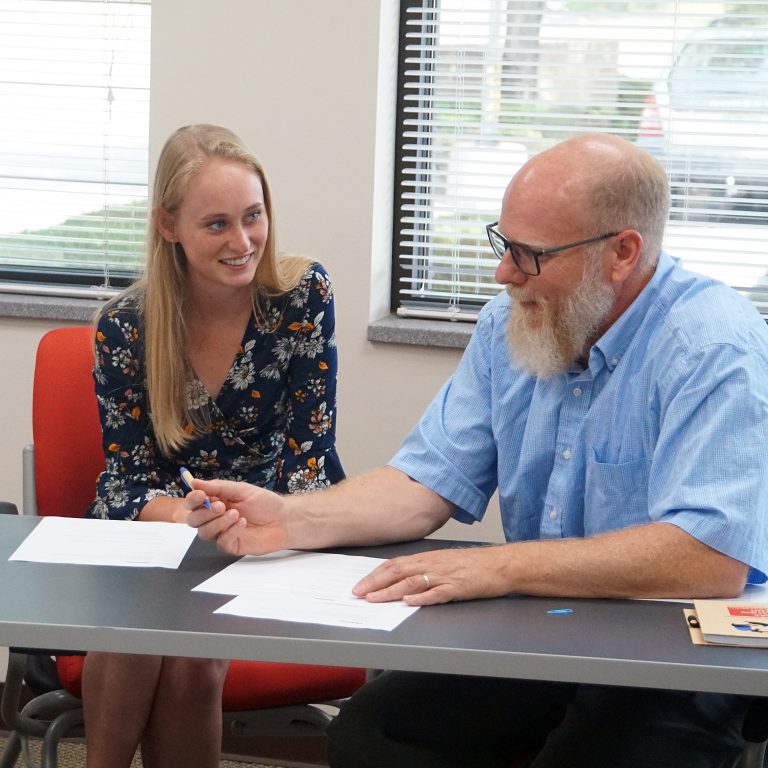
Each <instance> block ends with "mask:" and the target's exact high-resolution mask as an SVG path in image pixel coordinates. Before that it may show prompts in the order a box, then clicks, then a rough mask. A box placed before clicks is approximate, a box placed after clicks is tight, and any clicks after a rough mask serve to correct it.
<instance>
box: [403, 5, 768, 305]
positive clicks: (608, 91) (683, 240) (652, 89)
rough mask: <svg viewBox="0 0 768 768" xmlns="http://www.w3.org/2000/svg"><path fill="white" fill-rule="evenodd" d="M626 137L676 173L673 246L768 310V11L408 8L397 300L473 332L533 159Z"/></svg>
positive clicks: (693, 265) (492, 289)
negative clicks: (585, 135) (577, 138)
mask: <svg viewBox="0 0 768 768" xmlns="http://www.w3.org/2000/svg"><path fill="white" fill-rule="evenodd" d="M587 130H589V131H592V130H595V131H606V132H610V133H614V134H616V135H619V136H623V137H624V138H626V139H628V140H629V141H632V142H635V143H636V144H638V145H639V146H642V147H644V148H645V149H647V150H648V151H649V152H651V153H652V154H654V155H655V156H656V157H657V158H658V159H659V160H660V161H661V162H662V164H663V165H664V166H665V168H666V169H667V171H668V173H669V176H670V184H671V190H672V197H673V209H672V212H671V216H670V222H669V225H668V230H667V237H666V246H667V249H668V250H669V251H670V252H671V253H672V254H673V255H676V256H679V257H681V258H682V259H683V260H684V262H685V263H686V265H687V266H688V267H689V268H690V269H693V270H697V271H700V272H704V273H706V274H710V275H713V276H714V277H717V278H719V279H722V280H723V281H725V282H727V283H729V284H731V285H733V286H734V287H736V288H737V289H738V290H740V291H742V292H744V293H745V294H746V295H748V296H749V297H750V298H752V299H753V300H754V301H755V302H756V303H757V305H758V306H759V308H760V309H761V310H762V311H763V312H764V313H766V314H768V249H767V248H766V246H765V243H766V236H767V235H768V2H739V1H738V0H737V1H736V2H728V3H724V2H715V1H714V0H701V1H700V2H695V3H686V2H665V1H664V0H659V1H656V0H653V1H651V0H633V2H624V1H623V0H621V1H620V0H605V1H601V2H595V1H593V0H551V1H549V2H543V1H541V0H463V1H462V0H442V2H439V1H438V0H403V2H402V6H401V50H400V73H399V98H398V146H397V147H396V157H397V168H396V179H395V182H396V183H395V186H396V193H395V194H396V200H395V209H396V214H395V232H394V238H393V252H394V265H393V266H394V269H393V275H394V279H393V304H394V306H395V307H396V308H397V311H398V313H399V314H401V315H405V316H409V315H410V316H430V317H441V318H446V319H464V318H466V319H472V318H473V317H474V315H475V314H476V312H477V311H478V310H479V308H480V307H481V306H482V304H483V303H484V302H486V301H488V300H489V299H490V298H492V297H493V296H494V295H495V294H496V293H497V292H498V291H499V290H500V287H499V286H498V285H497V284H496V283H495V282H494V279H493V275H494V271H495V268H496V266H497V264H498V261H497V260H496V258H495V257H494V255H493V254H492V252H491V250H490V247H489V245H488V243H487V240H486V235H485V224H487V223H490V222H493V221H495V220H496V219H498V217H499V209H500V203H501V197H502V194H503V191H504V188H505V186H506V184H507V182H508V181H509V179H510V178H511V176H512V175H513V174H514V173H515V171H516V170H517V169H518V168H519V167H520V165H521V164H522V163H523V162H525V160H526V159H527V158H530V157H532V156H533V155H534V154H536V153H537V152H539V151H541V150H543V149H545V148H547V147H549V146H551V145H553V144H555V143H557V142H558V141H561V140H563V139H566V138H568V137H570V136H573V135H575V134H577V133H580V132H583V131H587Z"/></svg>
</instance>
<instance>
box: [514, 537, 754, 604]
mask: <svg viewBox="0 0 768 768" xmlns="http://www.w3.org/2000/svg"><path fill="white" fill-rule="evenodd" d="M747 571H748V567H747V566H746V565H745V564H743V563H740V562H738V561H737V560H734V559H733V558H730V557H728V556H727V555H724V554H722V553H720V552H717V551H716V550H714V549H712V548H711V547H708V546H706V545H705V544H702V543H701V542H699V541H697V540H696V539H694V538H693V537H692V536H690V535H689V534H687V533H686V532H685V531H683V530H681V529H680V528H678V527H677V526H675V525H671V524H666V523H654V524H651V525H645V526H639V527H635V528H627V529H624V530H621V531H614V532H612V533H608V534H603V535H600V536H595V537H590V538H585V539H564V540H556V541H535V542H526V543H521V544H518V545H512V546H511V547H510V550H509V559H508V562H507V569H506V575H507V578H508V580H509V584H510V585H511V586H513V590H512V591H515V592H520V593H523V594H531V595H570V596H574V597H733V596H735V595H738V594H739V593H740V592H741V591H742V590H743V588H744V583H745V581H746V576H747Z"/></svg>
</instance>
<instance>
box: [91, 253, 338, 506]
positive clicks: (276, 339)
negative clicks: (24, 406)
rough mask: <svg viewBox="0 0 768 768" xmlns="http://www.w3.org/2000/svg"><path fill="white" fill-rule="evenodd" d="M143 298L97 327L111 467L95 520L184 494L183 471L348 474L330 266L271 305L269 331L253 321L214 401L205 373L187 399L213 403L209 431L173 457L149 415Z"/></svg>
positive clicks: (314, 482)
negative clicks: (339, 439) (339, 447)
mask: <svg viewBox="0 0 768 768" xmlns="http://www.w3.org/2000/svg"><path fill="white" fill-rule="evenodd" d="M135 302H136V300H135V299H133V298H131V297H129V298H126V299H123V300H122V301H121V302H120V303H119V304H117V305H116V306H115V307H113V308H111V309H110V310H109V311H107V312H106V313H104V314H103V315H102V316H101V318H100V320H99V323H98V328H97V333H96V361H95V364H94V369H93V375H94V379H95V382H96V397H97V400H98V406H99V415H100V417H101V426H102V432H103V441H104V454H105V456H106V463H105V469H104V471H103V472H102V473H101V475H100V476H99V479H98V481H97V487H96V499H95V500H94V502H93V503H92V504H91V507H90V509H89V511H88V514H89V516H91V517H97V518H112V519H117V520H124V519H134V518H136V517H137V515H138V514H139V512H140V511H141V508H142V507H143V506H144V505H145V504H146V503H147V502H148V501H150V500H151V499H153V498H155V497H156V496H160V495H167V496H176V497H181V496H183V495H184V494H185V490H184V489H183V487H182V486H181V483H180V479H179V467H181V466H186V467H188V468H189V469H190V470H191V472H192V474H194V475H195V476H197V477H199V478H201V479H211V478H220V479H226V480H241V481H246V482H249V483H253V484H254V485H259V486H262V487H264V488H270V489H273V490H275V491H278V492H280V493H298V492H302V491H307V490H313V489H315V488H321V487H324V486H327V485H331V484H332V483H336V482H338V481H339V480H341V479H343V477H344V472H343V470H342V468H341V464H340V462H339V458H338V456H337V455H336V448H335V439H336V434H335V429H336V423H335V417H336V372H337V364H336V339H335V333H334V312H333V291H332V288H331V284H330V281H329V278H328V275H327V274H326V272H325V270H324V269H323V267H322V266H320V265H319V264H312V265H311V266H310V267H309V268H308V269H307V271H306V272H305V273H304V276H303V277H302V279H301V281H300V282H299V284H298V285H297V286H296V287H295V288H294V289H293V290H291V291H290V292H289V293H287V294H286V295H285V296H282V297H280V298H278V299H272V300H271V302H269V303H267V305H266V318H267V324H268V327H269V331H268V332H264V330H260V328H259V326H258V325H257V323H256V320H255V318H254V317H252V318H251V321H250V322H249V324H248V327H247V329H246V331H245V336H244V338H243V341H242V344H241V347H240V350H239V351H238V353H237V356H236V357H235V360H234V362H233V364H232V367H231V368H230V370H229V373H228V375H227V378H226V380H225V382H224V385H223V387H222V388H221V392H220V393H219V395H218V397H217V398H216V400H215V401H213V400H211V397H210V395H209V394H208V392H207V391H206V389H205V387H204V386H203V384H202V383H201V382H200V381H199V380H197V379H193V380H192V381H190V382H189V384H188V387H187V399H188V402H189V403H190V406H191V407H192V408H206V409H208V412H209V414H210V429H209V430H208V431H207V432H206V433H205V434H202V435H200V436H199V437H197V438H195V439H193V440H192V441H191V442H190V443H189V444H188V445H187V446H185V447H184V448H183V449H182V450H181V451H180V452H179V453H178V454H177V455H176V456H174V457H173V458H172V459H166V458H165V457H163V456H162V454H161V453H160V451H159V449H158V447H157V444H156V441H155V437H154V433H153V431H152V424H151V421H150V419H149V417H148V403H147V394H146V381H145V371H144V350H143V327H142V324H141V320H140V318H139V314H138V312H137V309H136V303H135Z"/></svg>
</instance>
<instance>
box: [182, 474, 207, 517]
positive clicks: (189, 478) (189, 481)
mask: <svg viewBox="0 0 768 768" xmlns="http://www.w3.org/2000/svg"><path fill="white" fill-rule="evenodd" d="M179 475H180V476H181V480H182V482H183V483H184V485H186V486H187V488H189V490H190V491H194V490H195V489H194V488H193V487H192V481H193V480H194V479H195V478H194V477H192V473H191V472H190V471H189V470H188V469H187V468H186V467H181V468H180V469H179ZM203 506H204V507H205V508H206V509H210V508H211V501H210V499H206V500H205V501H204V502H203Z"/></svg>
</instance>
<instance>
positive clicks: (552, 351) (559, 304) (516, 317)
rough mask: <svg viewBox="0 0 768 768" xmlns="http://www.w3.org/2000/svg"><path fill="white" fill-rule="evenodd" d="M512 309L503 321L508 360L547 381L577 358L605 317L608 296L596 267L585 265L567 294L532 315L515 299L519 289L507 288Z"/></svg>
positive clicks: (541, 302) (545, 302)
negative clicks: (571, 290) (515, 362)
mask: <svg viewBox="0 0 768 768" xmlns="http://www.w3.org/2000/svg"><path fill="white" fill-rule="evenodd" d="M507 292H508V293H509V295H510V296H511V298H512V306H511V307H510V311H509V319H508V320H507V341H508V343H509V347H510V350H511V352H512V357H513V358H514V359H515V360H516V361H517V362H518V363H519V364H520V365H521V366H522V367H523V368H525V369H526V370H527V371H528V372H529V373H532V374H533V375H534V376H536V377H537V378H540V379H549V378H552V376H556V375H557V374H559V373H564V372H565V371H567V370H568V369H569V368H571V366H572V365H573V364H574V363H575V362H576V361H577V360H578V359H579V357H580V356H581V354H582V353H583V351H584V348H585V347H586V345H587V343H588V342H589V341H590V340H591V339H592V338H593V336H594V334H595V333H596V332H597V330H598V328H599V327H600V326H601V325H602V323H603V322H604V321H605V319H606V318H607V317H608V315H609V313H610V311H611V309H612V308H613V302H614V295H613V290H612V288H611V285H610V283H606V282H604V280H603V277H602V275H601V274H600V262H599V260H597V259H595V260H594V261H592V262H590V263H589V264H588V266H587V269H586V271H585V273H584V276H583V277H582V279H581V282H580V283H579V285H578V286H577V288H576V290H575V291H574V292H573V294H572V295H570V296H567V297H565V298H561V299H557V300H554V301H551V300H542V299H539V300H538V301H539V310H538V311H536V313H535V316H533V315H531V313H530V312H529V311H528V310H526V309H523V308H522V307H521V306H520V304H519V303H518V301H516V299H519V298H520V297H521V296H522V297H525V289H524V288H522V289H521V288H517V287H516V286H507Z"/></svg>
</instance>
